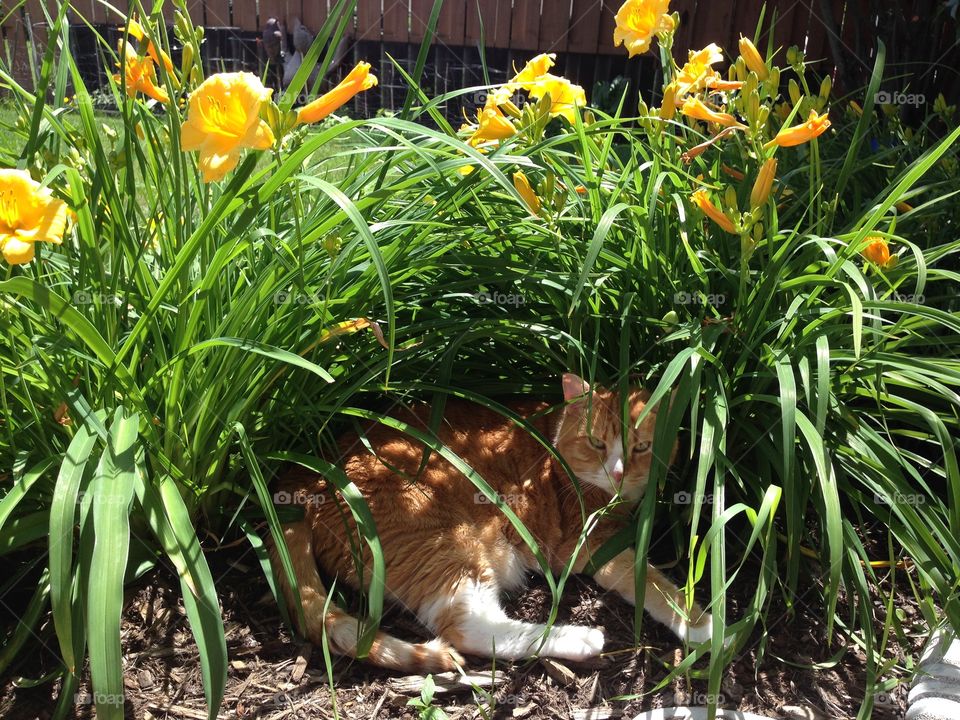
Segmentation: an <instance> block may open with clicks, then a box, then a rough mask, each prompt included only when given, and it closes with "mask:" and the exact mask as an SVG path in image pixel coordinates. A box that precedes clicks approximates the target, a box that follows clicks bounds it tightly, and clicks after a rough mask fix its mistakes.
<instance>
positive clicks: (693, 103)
mask: <svg viewBox="0 0 960 720" xmlns="http://www.w3.org/2000/svg"><path fill="white" fill-rule="evenodd" d="M680 112H682V113H683V114H684V115H686V116H687V117H692V118H693V119H694V120H704V121H706V122H712V123H717V124H719V125H724V126H726V127H738V128H742V127H745V126H744V125H743V123H741V122H740V121H739V120H737V119H736V118H735V117H734V116H733V115H730V114H729V113H723V112H716V111H714V110H711V109H710V108H708V107H707V106H706V105H704V104H703V101H702V100H701V99H700V98H693V97H691V98H687V99H686V100H685V101H684V103H683V107H682V108H681V109H680Z"/></svg>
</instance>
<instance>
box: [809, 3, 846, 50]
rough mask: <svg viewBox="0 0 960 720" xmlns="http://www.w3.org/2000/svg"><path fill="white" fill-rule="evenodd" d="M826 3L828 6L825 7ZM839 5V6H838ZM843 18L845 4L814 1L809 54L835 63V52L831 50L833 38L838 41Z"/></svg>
mask: <svg viewBox="0 0 960 720" xmlns="http://www.w3.org/2000/svg"><path fill="white" fill-rule="evenodd" d="M825 5H826V7H824V6H825ZM838 5H839V7H837V6H838ZM842 19H843V4H842V3H836V2H832V0H828V2H826V3H824V2H819V1H818V2H816V3H813V12H812V15H811V18H810V44H809V48H810V51H809V55H810V57H811V58H813V59H815V60H817V59H820V58H825V59H826V60H827V61H828V62H829V64H833V63H832V60H833V54H832V52H831V39H833V41H834V42H836V40H837V39H838V38H837V33H838V32H839V30H840V23H841V21H842Z"/></svg>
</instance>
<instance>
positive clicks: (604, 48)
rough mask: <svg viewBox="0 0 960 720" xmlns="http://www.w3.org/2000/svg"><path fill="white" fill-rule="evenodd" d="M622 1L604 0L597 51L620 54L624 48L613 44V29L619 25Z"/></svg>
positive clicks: (605, 53) (606, 53)
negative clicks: (618, 18)
mask: <svg viewBox="0 0 960 720" xmlns="http://www.w3.org/2000/svg"><path fill="white" fill-rule="evenodd" d="M619 9H620V3H619V2H617V1H616V0H603V7H602V8H601V10H600V30H599V37H598V38H597V52H598V53H601V54H604V55H619V54H620V53H621V52H623V48H622V47H620V48H615V47H614V46H613V31H614V29H615V28H616V27H617V10H619Z"/></svg>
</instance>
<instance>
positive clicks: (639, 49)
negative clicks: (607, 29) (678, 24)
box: [613, 0, 674, 57]
mask: <svg viewBox="0 0 960 720" xmlns="http://www.w3.org/2000/svg"><path fill="white" fill-rule="evenodd" d="M669 12H670V0H627V1H626V2H625V3H623V5H621V6H620V9H619V10H618V11H617V15H616V23H617V27H616V28H615V29H614V31H613V46H614V47H616V46H618V45H621V44H622V45H623V46H624V47H625V48H626V49H627V52H628V53H629V55H630V57H633V56H634V55H639V54H640V53H645V52H646V51H647V50H649V49H650V42H651V41H652V40H653V36H654V35H655V34H657V33H658V32H670V31H671V30H673V28H674V22H673V18H672V17H670V15H669V14H668V13H669Z"/></svg>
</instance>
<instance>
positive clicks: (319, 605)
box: [270, 521, 465, 674]
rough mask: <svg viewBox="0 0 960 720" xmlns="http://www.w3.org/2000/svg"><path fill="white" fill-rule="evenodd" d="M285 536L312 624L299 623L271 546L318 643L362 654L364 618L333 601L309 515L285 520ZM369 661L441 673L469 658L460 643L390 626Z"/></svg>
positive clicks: (308, 632)
mask: <svg viewBox="0 0 960 720" xmlns="http://www.w3.org/2000/svg"><path fill="white" fill-rule="evenodd" d="M283 534H284V537H285V538H286V541H287V547H288V548H289V550H290V559H291V560H292V561H293V571H294V573H295V575H296V577H297V584H298V585H299V589H300V600H301V601H302V604H303V616H304V620H305V622H306V627H305V628H304V627H299V621H298V617H299V615H298V613H297V608H296V605H295V604H294V599H293V593H292V591H291V589H290V586H289V584H288V583H287V579H286V573H284V572H283V569H282V568H281V565H280V562H279V559H278V557H277V553H276V548H275V547H274V546H273V545H272V544H271V546H270V560H271V562H272V564H273V568H274V576H275V577H276V578H277V579H278V581H279V583H280V588H281V590H282V591H283V595H284V598H285V599H286V602H287V607H288V608H289V609H290V616H291V618H292V619H293V620H294V622H295V623H297V625H298V627H299V629H300V632H302V633H303V634H304V635H305V636H306V637H307V639H308V640H310V642H312V643H313V644H314V645H321V644H322V643H323V641H324V638H325V639H326V642H327V644H328V646H329V648H330V651H331V652H334V653H337V654H338V655H346V656H348V657H354V658H355V657H356V656H357V640H358V638H359V636H360V633H359V630H360V623H359V622H358V621H357V619H356V618H355V617H352V616H351V615H348V614H347V613H345V612H344V611H343V610H341V609H340V608H338V607H335V606H334V605H333V604H332V603H328V602H327V591H326V588H324V586H323V582H322V581H321V579H320V574H319V573H318V572H317V563H316V559H315V556H314V553H313V533H312V532H311V531H310V527H309V525H307V523H306V522H305V521H300V522H296V523H290V524H288V525H284V529H283ZM366 659H367V661H368V662H370V663H372V664H374V665H379V666H380V667H385V668H391V669H393V670H400V671H403V672H411V673H419V674H426V673H436V672H446V671H451V670H456V668H457V666H458V665H461V666H462V665H464V664H465V663H464V660H463V658H462V657H461V656H460V654H459V653H458V652H457V651H456V650H454V648H453V647H452V646H451V645H449V644H447V643H446V642H444V641H443V640H441V639H440V638H437V639H436V640H431V641H430V642H425V643H411V642H406V641H405V640H400V639H399V638H395V637H393V636H392V635H387V634H386V633H384V632H378V633H377V635H376V637H375V638H374V640H373V644H372V645H371V646H370V652H369V653H368V654H367V657H366Z"/></svg>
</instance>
